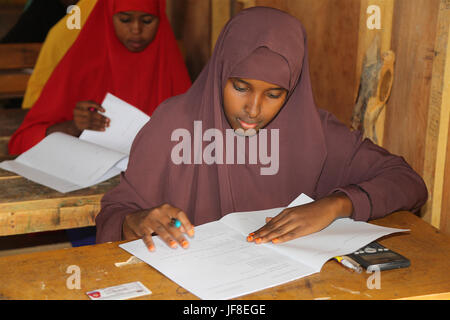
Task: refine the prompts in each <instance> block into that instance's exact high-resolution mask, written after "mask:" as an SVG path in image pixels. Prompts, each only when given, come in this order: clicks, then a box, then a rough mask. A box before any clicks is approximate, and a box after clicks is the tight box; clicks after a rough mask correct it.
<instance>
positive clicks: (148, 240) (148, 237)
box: [142, 234, 155, 251]
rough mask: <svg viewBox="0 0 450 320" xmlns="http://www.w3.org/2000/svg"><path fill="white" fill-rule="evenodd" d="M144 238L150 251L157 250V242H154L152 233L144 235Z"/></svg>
mask: <svg viewBox="0 0 450 320" xmlns="http://www.w3.org/2000/svg"><path fill="white" fill-rule="evenodd" d="M142 240H144V243H145V246H146V247H147V248H148V250H149V251H155V244H154V243H153V239H152V235H151V234H146V235H144V237H142Z"/></svg>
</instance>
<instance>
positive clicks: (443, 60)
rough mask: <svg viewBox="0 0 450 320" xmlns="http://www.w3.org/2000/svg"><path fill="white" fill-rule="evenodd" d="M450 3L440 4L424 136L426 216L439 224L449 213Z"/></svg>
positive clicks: (442, 2) (443, 1) (436, 224)
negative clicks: (446, 183)
mask: <svg viewBox="0 0 450 320" xmlns="http://www.w3.org/2000/svg"><path fill="white" fill-rule="evenodd" d="M449 86H450V3H449V2H448V1H445V0H442V1H441V3H440V7H439V14H438V23H437V31H436V43H435V58H434V62H433V71H432V80H431V93H430V100H429V106H428V119H427V120H428V121H427V130H426V136H425V155H424V172H423V176H424V179H425V183H426V184H427V186H428V188H429V194H430V199H429V201H428V203H427V205H426V207H425V210H423V211H424V214H423V217H424V219H425V220H426V221H431V223H432V224H433V225H434V226H436V227H437V226H439V224H440V220H441V216H444V215H446V214H448V212H447V211H445V210H444V208H443V207H442V201H445V199H444V195H443V188H444V176H445V174H444V173H443V172H444V166H445V161H446V157H449V156H450V155H449V154H448V152H447V144H448V143H449V142H448V134H447V131H448V129H449V121H450V120H449V119H450V107H449V105H450V87H449Z"/></svg>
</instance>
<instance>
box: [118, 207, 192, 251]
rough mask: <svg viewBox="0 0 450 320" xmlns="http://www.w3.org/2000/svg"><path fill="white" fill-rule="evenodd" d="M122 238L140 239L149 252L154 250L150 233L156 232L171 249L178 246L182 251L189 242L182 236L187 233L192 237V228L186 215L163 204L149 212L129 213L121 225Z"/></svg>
mask: <svg viewBox="0 0 450 320" xmlns="http://www.w3.org/2000/svg"><path fill="white" fill-rule="evenodd" d="M172 218H175V219H178V220H179V221H180V222H181V226H180V227H179V228H177V227H175V226H174V225H173V224H172ZM122 232H123V238H124V239H126V240H135V239H139V238H142V239H143V240H144V243H145V245H146V246H147V248H148V249H149V250H150V251H154V250H155V245H154V243H153V240H152V233H154V232H156V233H157V234H158V235H159V237H160V238H161V239H162V240H163V241H164V242H165V243H166V244H167V245H168V246H169V247H171V248H173V249H175V248H177V247H178V244H179V245H181V247H183V248H184V249H186V248H188V247H189V242H188V241H187V240H186V238H185V237H184V236H183V233H187V234H188V235H189V236H190V237H193V236H194V227H193V226H192V224H191V222H190V221H189V219H188V218H187V216H186V214H185V213H184V212H183V211H182V210H180V209H178V208H175V207H172V206H171V205H169V204H163V205H161V206H159V207H155V208H153V209H150V210H143V211H139V212H136V213H131V214H129V215H127V216H126V217H125V221H124V223H123V228H122Z"/></svg>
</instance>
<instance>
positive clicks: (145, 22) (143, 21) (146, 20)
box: [142, 18, 153, 24]
mask: <svg viewBox="0 0 450 320" xmlns="http://www.w3.org/2000/svg"><path fill="white" fill-rule="evenodd" d="M152 22H153V18H147V19H142V23H144V24H151V23H152Z"/></svg>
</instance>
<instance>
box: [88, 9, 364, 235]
mask: <svg viewBox="0 0 450 320" xmlns="http://www.w3.org/2000/svg"><path fill="white" fill-rule="evenodd" d="M230 77H240V78H249V79H256V80H262V81H266V82H269V83H273V84H277V85H280V86H282V87H284V88H285V89H287V90H288V97H287V100H286V103H285V105H284V107H283V108H282V109H281V111H280V112H279V114H278V115H277V116H276V117H275V118H274V119H273V120H272V121H271V122H270V123H269V125H268V126H267V127H266V128H265V129H267V132H268V135H269V136H270V130H272V129H279V170H278V172H277V173H276V174H274V175H262V174H261V171H260V169H261V167H267V165H262V164H260V163H259V162H258V164H249V161H245V163H246V164H231V165H230V164H212V165H208V164H205V163H204V162H203V164H180V165H176V164H174V163H173V161H172V159H171V152H172V148H173V147H174V146H175V145H176V144H178V143H179V142H178V141H171V135H172V133H173V132H174V130H176V129H179V128H185V129H187V130H188V131H189V132H190V134H191V137H194V121H201V123H202V129H203V131H205V130H207V129H210V128H216V129H219V130H220V131H221V132H223V135H224V137H225V131H226V130H227V129H231V127H230V125H229V124H228V122H227V120H226V118H225V114H224V111H223V104H222V101H223V99H222V95H223V88H224V86H225V83H226V81H227V80H228V79H229V78H230ZM322 125H323V123H322V119H321V116H320V114H319V111H318V110H317V108H316V106H315V104H314V101H313V95H312V89H311V81H310V75H309V64H308V50H307V45H306V35H305V32H304V28H303V26H302V25H301V23H300V22H299V21H298V20H296V19H295V18H294V17H292V16H290V15H289V14H287V13H284V12H282V11H279V10H276V9H272V8H264V7H255V8H251V9H247V10H244V11H242V12H241V13H239V14H238V15H236V16H235V17H234V18H233V19H232V20H230V21H229V22H228V24H227V25H226V26H225V28H224V29H223V30H222V33H221V34H220V36H219V39H218V41H217V44H216V47H215V49H214V53H213V55H212V57H211V59H210V61H209V63H208V64H207V65H206V67H205V68H204V69H203V71H202V73H201V74H200V75H199V77H198V79H197V80H196V81H195V83H194V84H193V86H192V87H191V88H190V89H189V91H188V92H187V93H185V94H183V95H180V96H177V97H173V98H170V99H169V100H166V101H165V102H164V103H162V104H161V105H160V106H159V107H158V109H157V110H156V111H155V112H154V113H153V117H152V119H151V120H150V122H149V123H148V124H147V125H146V126H145V127H144V128H143V129H142V130H141V132H140V133H139V134H138V136H137V137H136V139H135V141H134V144H133V148H132V150H131V156H130V162H129V166H128V169H127V171H126V172H125V173H124V174H122V178H121V183H120V185H119V186H118V187H116V188H115V189H113V190H112V191H110V192H109V193H107V194H106V195H105V196H104V198H103V200H102V211H101V212H100V214H99V215H98V217H97V220H96V222H97V242H105V241H116V240H120V239H121V230H122V223H123V219H124V217H125V215H126V214H128V213H130V212H135V211H139V210H142V209H149V208H153V207H156V206H159V205H161V204H163V203H168V204H171V205H172V206H175V207H178V208H180V209H182V210H183V211H184V212H186V213H187V215H188V217H189V219H190V221H191V222H192V223H193V224H194V225H200V224H203V223H206V222H210V221H214V220H217V219H220V218H221V217H222V216H224V215H226V214H228V213H232V212H238V211H252V210H262V209H268V208H275V207H283V206H287V205H288V204H289V203H290V202H291V201H292V200H294V199H295V198H296V197H297V196H298V195H299V194H300V193H305V194H307V195H309V196H311V197H313V198H314V197H317V196H318V194H317V188H318V184H319V179H320V178H321V174H322V171H323V170H324V166H325V165H324V162H325V160H326V158H327V144H326V140H325V136H324V130H323V126H322ZM192 140H194V139H192ZM224 140H225V139H224ZM268 140H269V141H270V139H268ZM208 144H210V142H204V143H203V149H204V148H205V147H206V146H207V145H208ZM192 145H193V148H195V146H194V143H193V144H192ZM269 150H270V148H269ZM344 152H345V151H344ZM192 153H194V149H192ZM234 163H236V162H234ZM333 184H334V182H332V181H330V185H329V186H326V187H323V186H322V187H321V189H322V191H321V195H320V194H319V196H323V195H324V194H326V193H327V192H330V191H331V190H332V189H334V188H336V187H338V186H337V185H333ZM364 197H365V196H364ZM366 199H367V198H366Z"/></svg>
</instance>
